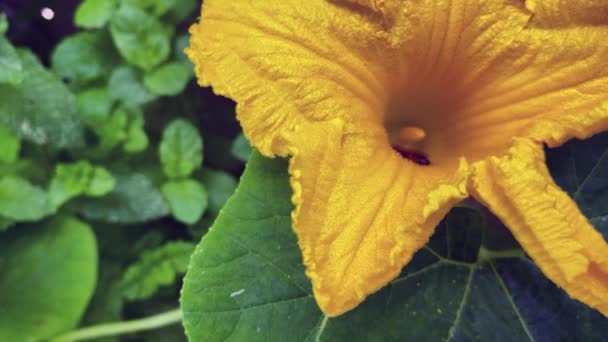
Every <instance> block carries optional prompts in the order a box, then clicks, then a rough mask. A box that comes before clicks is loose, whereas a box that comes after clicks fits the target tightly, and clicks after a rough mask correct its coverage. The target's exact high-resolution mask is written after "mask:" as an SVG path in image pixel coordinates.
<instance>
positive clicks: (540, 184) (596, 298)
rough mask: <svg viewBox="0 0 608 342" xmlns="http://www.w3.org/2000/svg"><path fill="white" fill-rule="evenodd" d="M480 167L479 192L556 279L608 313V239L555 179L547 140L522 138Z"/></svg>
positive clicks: (476, 189)
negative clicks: (549, 165) (549, 166)
mask: <svg viewBox="0 0 608 342" xmlns="http://www.w3.org/2000/svg"><path fill="white" fill-rule="evenodd" d="M474 168H475V175H474V177H473V179H472V183H471V185H470V188H471V193H472V194H473V196H474V197H475V198H476V199H478V200H479V201H480V202H482V203H484V204H486V206H488V207H489V208H490V209H491V210H492V211H493V212H494V213H495V214H496V215H497V216H498V217H499V218H500V219H501V220H502V221H503V222H504V223H505V224H506V225H507V227H509V228H510V229H511V231H512V232H513V234H514V236H515V237H516V239H517V240H518V241H519V242H520V243H521V245H522V247H523V248H524V249H525V250H526V252H527V253H528V254H529V255H530V257H531V258H532V259H533V260H534V261H535V262H536V264H537V265H538V266H539V267H540V268H541V270H542V271H543V272H544V273H545V274H546V275H547V276H548V277H549V278H550V279H551V280H552V281H553V282H554V283H556V284H557V285H558V286H559V287H561V288H563V289H564V290H565V291H566V292H567V293H568V294H569V295H570V296H571V297H573V298H575V299H578V300H580V301H582V302H584V303H585V304H587V305H589V306H591V307H594V308H596V309H597V310H599V311H600V312H602V313H603V314H604V315H608V244H607V243H606V241H605V240H604V238H603V237H602V235H601V234H600V233H599V232H598V231H596V230H595V228H594V227H593V226H591V224H590V223H589V221H588V220H587V218H586V217H585V216H584V215H583V214H582V213H581V212H580V210H579V209H578V207H577V205H576V203H574V201H573V200H572V199H571V198H570V197H569V196H568V194H567V193H565V192H564V191H563V190H561V189H560V188H559V187H558V186H557V185H556V184H555V183H554V182H553V179H552V178H551V175H550V174H549V171H548V169H547V167H546V165H545V159H544V150H543V146H542V144H540V143H537V142H534V141H532V140H530V139H525V138H516V139H515V140H514V144H513V146H512V148H511V149H510V150H509V154H508V155H507V156H505V157H502V158H498V157H493V158H491V159H489V160H486V161H481V162H478V163H476V164H475V165H474Z"/></svg>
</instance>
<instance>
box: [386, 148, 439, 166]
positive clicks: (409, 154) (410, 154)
mask: <svg viewBox="0 0 608 342" xmlns="http://www.w3.org/2000/svg"><path fill="white" fill-rule="evenodd" d="M393 149H394V150H395V151H397V152H399V154H400V155H401V156H402V157H403V158H405V159H407V160H411V161H413V162H414V163H416V164H418V165H422V166H429V165H431V161H430V160H429V158H428V157H427V156H425V155H424V154H423V153H421V152H418V151H414V150H408V149H405V148H403V147H401V146H393Z"/></svg>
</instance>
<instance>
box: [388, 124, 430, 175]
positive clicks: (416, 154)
mask: <svg viewBox="0 0 608 342" xmlns="http://www.w3.org/2000/svg"><path fill="white" fill-rule="evenodd" d="M424 138H426V131H425V130H424V129H422V128H420V127H416V126H405V127H402V128H401V129H399V130H397V131H394V132H392V133H391V134H390V140H391V146H392V147H393V149H394V150H395V151H397V152H399V154H400V155H401V156H402V157H403V158H405V159H408V160H411V161H412V162H414V163H416V164H419V165H425V166H426V165H430V164H431V161H430V160H429V159H428V157H427V156H426V155H425V154H424V153H422V152H420V151H419V148H418V146H419V144H420V143H421V142H422V141H423V140H424Z"/></svg>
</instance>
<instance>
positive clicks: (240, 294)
mask: <svg viewBox="0 0 608 342" xmlns="http://www.w3.org/2000/svg"><path fill="white" fill-rule="evenodd" d="M290 196H291V191H290V188H289V184H288V175H287V166H286V163H285V161H284V160H269V159H264V158H263V157H261V156H260V155H259V154H257V153H255V154H254V155H253V156H252V158H251V160H250V162H249V165H248V166H247V169H246V171H245V174H244V176H243V178H242V179H241V183H240V185H239V188H238V189H237V191H236V193H235V195H234V196H233V197H232V198H231V199H230V200H229V201H228V203H227V205H226V207H225V208H224V210H223V211H222V213H221V214H220V216H219V217H218V219H217V221H216V223H215V224H214V225H213V227H212V228H211V229H210V231H209V233H208V234H207V235H206V236H205V237H204V238H203V239H202V241H201V243H200V244H199V246H198V247H197V249H196V251H195V253H194V254H193V257H192V260H191V264H190V267H189V270H188V273H187V275H186V277H185V280H184V287H183V290H182V299H181V303H182V311H183V314H184V324H185V327H186V331H187V334H188V336H189V337H190V340H191V341H225V340H234V341H239V340H247V341H284V340H289V341H404V340H412V341H442V340H456V341H471V340H479V341H500V340H504V341H526V340H536V341H555V340H573V339H575V340H596V339H598V338H602V337H601V336H600V334H601V331H605V330H606V329H608V321H607V320H606V319H605V318H603V316H601V315H600V314H599V313H598V312H596V311H594V310H591V309H589V308H587V307H585V306H584V305H582V304H580V303H577V302H574V301H572V300H570V299H569V298H568V296H567V295H566V294H565V293H564V292H563V291H561V290H560V289H558V288H557V287H556V286H555V285H553V284H552V283H551V282H549V281H548V280H547V279H546V278H545V277H544V276H543V275H542V273H541V272H540V271H539V270H538V268H537V267H536V266H535V265H534V264H533V263H532V262H531V261H529V260H528V259H526V258H525V257H524V256H523V253H522V252H521V251H517V250H516V251H515V252H514V253H512V254H505V253H504V252H502V253H495V252H491V251H488V250H486V249H485V248H484V247H483V246H481V242H482V240H483V239H482V235H483V232H484V231H488V230H491V229H502V228H500V227H494V226H490V227H486V226H485V224H484V220H483V218H482V215H481V214H480V213H479V212H477V211H476V210H473V209H468V208H456V209H454V210H453V211H452V212H451V213H450V214H449V215H448V216H447V217H446V219H445V220H444V221H443V222H442V224H441V225H440V226H439V227H438V230H437V233H436V234H435V235H434V237H433V239H432V241H431V242H430V243H429V244H428V246H427V247H425V248H424V249H422V250H421V251H420V252H419V253H417V254H416V256H415V258H414V260H413V261H412V262H410V264H408V266H407V267H406V268H405V269H404V271H403V272H402V274H401V275H400V276H399V277H398V278H397V279H395V280H394V281H392V282H391V283H390V284H389V285H387V286H386V287H385V288H384V289H382V290H381V291H379V292H377V293H376V294H374V295H372V296H370V297H369V298H368V299H367V300H366V301H365V302H364V303H363V304H362V305H360V306H359V307H357V308H356V309H355V310H353V311H350V312H348V313H347V314H345V315H343V316H340V317H338V318H332V319H330V318H328V317H325V316H324V315H323V314H322V313H321V312H320V311H319V309H318V308H317V305H316V303H315V301H314V298H313V296H312V291H311V286H310V283H309V280H308V279H307V278H306V276H305V274H304V266H303V265H302V261H301V256H300V251H299V248H298V245H297V242H296V238H295V235H294V234H293V232H292V230H291V220H290V213H291V210H292V206H291V204H290Z"/></svg>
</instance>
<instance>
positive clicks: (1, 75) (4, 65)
mask: <svg viewBox="0 0 608 342" xmlns="http://www.w3.org/2000/svg"><path fill="white" fill-rule="evenodd" d="M5 20H6V18H5ZM1 25H2V23H0V26H1ZM1 34H2V33H0V35H1ZM21 82H23V65H22V64H21V58H19V55H18V54H17V50H15V48H14V47H13V46H12V45H11V44H10V43H9V41H8V40H7V39H6V38H4V37H2V36H0V84H1V83H8V84H10V85H18V84H19V83H21Z"/></svg>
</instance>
